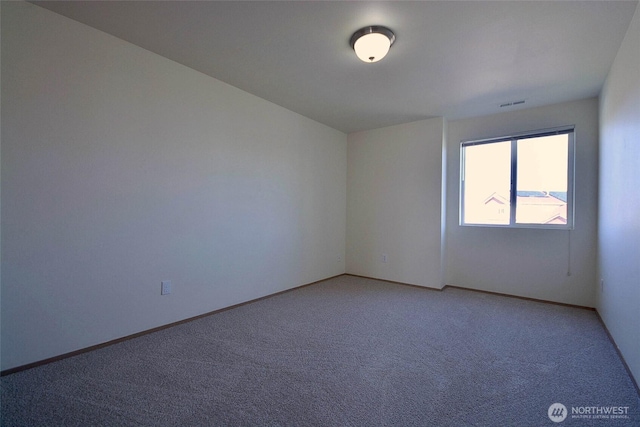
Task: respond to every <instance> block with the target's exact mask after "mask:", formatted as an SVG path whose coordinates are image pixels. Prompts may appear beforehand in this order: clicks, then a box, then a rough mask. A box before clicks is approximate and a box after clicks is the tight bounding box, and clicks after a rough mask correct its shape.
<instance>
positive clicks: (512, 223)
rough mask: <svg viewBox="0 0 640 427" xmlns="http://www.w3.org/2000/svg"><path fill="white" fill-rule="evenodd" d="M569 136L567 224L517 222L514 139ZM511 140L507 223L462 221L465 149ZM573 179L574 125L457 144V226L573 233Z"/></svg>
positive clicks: (515, 147)
mask: <svg viewBox="0 0 640 427" xmlns="http://www.w3.org/2000/svg"><path fill="white" fill-rule="evenodd" d="M563 134H566V135H568V145H569V153H568V164H567V174H568V176H567V223H566V224H526V223H521V224H518V223H516V205H517V203H516V201H517V195H518V193H517V188H518V182H517V177H518V165H517V159H518V151H517V150H518V144H517V140H522V139H528V138H538V137H544V136H552V135H563ZM505 141H511V185H510V190H511V200H510V220H509V224H469V223H465V222H464V187H465V176H464V171H465V158H464V156H465V150H464V149H465V147H470V146H474V145H482V144H493V143H496V142H505ZM574 177H575V126H562V127H557V128H550V129H542V130H535V131H528V132H521V133H516V134H511V135H506V136H500V137H496V138H486V139H476V140H469V141H462V142H461V143H460V200H459V207H460V209H459V214H460V215H459V225H461V226H464V227H494V228H539V229H552V230H573V229H574V225H575V221H574V211H575V206H574V205H575V195H574Z"/></svg>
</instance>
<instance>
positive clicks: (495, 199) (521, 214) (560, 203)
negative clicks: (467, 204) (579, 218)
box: [484, 191, 567, 224]
mask: <svg viewBox="0 0 640 427" xmlns="http://www.w3.org/2000/svg"><path fill="white" fill-rule="evenodd" d="M517 203H518V212H517V218H518V222H520V223H529V224H566V223H567V193H566V192H544V191H518V194H517ZM484 204H485V205H489V204H499V205H508V204H509V199H507V198H506V197H504V196H502V195H501V194H498V193H497V192H494V193H492V194H491V195H490V196H489V197H487V198H486V199H485V200H484Z"/></svg>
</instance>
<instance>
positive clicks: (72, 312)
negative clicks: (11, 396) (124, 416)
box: [2, 2, 347, 369]
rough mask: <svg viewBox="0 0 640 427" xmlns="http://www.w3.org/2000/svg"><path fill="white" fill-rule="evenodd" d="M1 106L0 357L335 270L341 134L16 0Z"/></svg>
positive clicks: (32, 355) (341, 220) (5, 13)
mask: <svg viewBox="0 0 640 427" xmlns="http://www.w3.org/2000/svg"><path fill="white" fill-rule="evenodd" d="M2 114H3V115H2V198H3V200H2V202H3V203H2V204H3V208H4V209H3V211H2V369H9V368H12V367H16V366H19V365H23V364H27V363H30V362H34V361H38V360H42V359H45V358H48V357H52V356H56V355H59V354H62V353H65V352H69V351H73V350H76V349H80V348H84V347H87V346H91V345H94V344H98V343H102V342H105V341H108V340H112V339H115V338H118V337H122V336H126V335H129V334H132V333H135V332H139V331H143V330H146V329H149V328H153V327H156V326H159V325H163V324H167V323H170V322H174V321H177V320H180V319H184V318H188V317H191V316H195V315H198V314H201V313H205V312H208V311H211V310H215V309H219V308H222V307H225V306H229V305H232V304H235V303H240V302H243V301H247V300H250V299H254V298H257V297H261V296H264V295H268V294H271V293H274V292H277V291H280V290H284V289H287V288H291V287H294V286H298V285H302V284H305V283H309V282H313V281H317V280H321V279H323V278H327V277H330V276H334V275H338V274H342V273H344V271H345V267H344V255H345V233H346V232H345V227H346V217H345V212H346V159H347V149H346V135H345V134H343V133H341V132H338V131H336V130H333V129H330V128H328V127H326V126H324V125H321V124H319V123H317V122H314V121H312V120H309V119H307V118H305V117H302V116H300V115H298V114H296V113H293V112H291V111H288V110H285V109H283V108H280V107H278V106H276V105H274V104H271V103H269V102H267V101H264V100H262V99H259V98H256V97H254V96H252V95H249V94H247V93H245V92H242V91H240V90H238V89H236V88H233V87H230V86H228V85H226V84H223V83H221V82H219V81H217V80H215V79H212V78H210V77H207V76H205V75H203V74H200V73H198V72H196V71H193V70H191V69H188V68H186V67H184V66H181V65H179V64H177V63H174V62H172V61H170V60H167V59H165V58H162V57H160V56H157V55H155V54H153V53H150V52H148V51H145V50H143V49H141V48H138V47H136V46H133V45H131V44H128V43H126V42H124V41H122V40H119V39H116V38H114V37H111V36H109V35H106V34H104V33H102V32H99V31H97V30H94V29H92V28H90V27H87V26H84V25H82V24H79V23H77V22H75V21H72V20H69V19H67V18H64V17H62V16H59V15H56V14H54V13H52V12H49V11H47V10H44V9H41V8H39V7H37V6H34V5H31V4H29V3H22V2H18V3H12V2H3V5H2ZM339 257H340V259H341V260H339ZM161 280H172V281H173V288H174V289H173V294H172V295H169V296H160V281H161Z"/></svg>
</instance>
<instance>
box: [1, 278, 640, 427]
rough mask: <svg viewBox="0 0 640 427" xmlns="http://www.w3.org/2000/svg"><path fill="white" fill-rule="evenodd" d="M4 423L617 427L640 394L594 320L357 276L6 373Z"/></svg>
mask: <svg viewBox="0 0 640 427" xmlns="http://www.w3.org/2000/svg"><path fill="white" fill-rule="evenodd" d="M555 402H559V403H562V404H564V405H565V406H566V407H567V408H569V411H571V407H572V406H575V407H583V406H622V407H628V417H629V418H627V419H616V420H611V419H609V420H603V419H590V420H588V419H587V420H585V419H580V420H578V419H572V418H571V416H569V417H568V418H567V419H566V420H565V421H564V422H562V423H559V424H555V423H553V422H551V420H550V419H549V417H548V415H547V410H548V408H549V406H550V405H551V404H552V403H555ZM2 425H5V426H13V425H30V426H39V425H52V426H62V425H118V426H120V425H132V426H135V425H148V426H165V425H166V426H205V425H207V426H209V425H210V426H225V425H229V426H456V427H459V426H544V425H561V426H575V425H580V426H600V425H602V426H616V427H617V426H638V425H640V400H639V397H638V395H637V393H636V391H635V389H634V387H633V384H632V382H631V379H630V378H629V376H628V375H627V373H626V371H625V369H624V367H623V365H622V362H621V361H620V359H619V357H618V355H617V354H616V351H615V349H614V348H613V346H612V345H611V343H610V342H609V340H608V338H607V336H606V333H605V331H604V329H603V328H602V326H601V324H600V322H599V320H598V319H597V316H596V314H595V312H593V311H590V310H585V309H578V308H570V307H563V306H558V305H553V304H545V303H538V302H532V301H524V300H519V299H514V298H508V297H501V296H496V295H488V294H482V293H478V292H471V291H465V290H461V289H451V288H447V289H446V290H445V291H442V292H438V291H430V290H423V289H417V288H413V287H408V286H402V285H397V284H391V283H385V282H380V281H373V280H367V279H361V278H357V277H352V276H341V277H339V278H336V279H331V280H329V281H325V282H321V283H318V284H315V285H312V286H309V287H305V288H301V289H297V290H294V291H292V292H288V293H284V294H281V295H277V296H275V297H272V298H268V299H265V300H261V301H258V302H255V303H252V304H248V305H244V306H241V307H238V308H236V309H233V310H229V311H225V312H222V313H218V314H215V315H212V316H208V317H205V318H201V319H199V320H195V321H193V322H189V323H185V324H182V325H179V326H176V327H173V328H169V329H165V330H163V331H160V332H156V333H153V334H149V335H146V336H143V337H141V338H137V339H134V340H130V341H126V342H123V343H119V344H116V345H113V346H109V347H106V348H103V349H101V350H97V351H94V352H90V353H86V354H83V355H80V356H76V357H73V358H70V359H65V360H62V361H60V362H56V363H53V364H49V365H46V366H42V367H39V368H35V369H31V370H28V371H24V372H20V373H17V374H13V375H8V376H5V377H3V378H2Z"/></svg>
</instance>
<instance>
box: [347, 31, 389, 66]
mask: <svg viewBox="0 0 640 427" xmlns="http://www.w3.org/2000/svg"><path fill="white" fill-rule="evenodd" d="M395 41H396V35H395V34H393V31H391V30H390V29H388V28H387V27H381V26H379V25H374V26H370V27H364V28H361V29H359V30H358V31H356V32H355V33H353V35H352V36H351V40H350V42H349V43H350V44H351V47H352V48H353V50H354V51H355V52H356V55H357V56H358V58H360V60H362V61H363V62H369V63H372V62H378V61H380V60H381V59H382V58H384V57H385V56H386V54H387V52H389V48H390V47H391V45H392V44H393V42H395Z"/></svg>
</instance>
